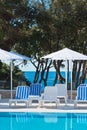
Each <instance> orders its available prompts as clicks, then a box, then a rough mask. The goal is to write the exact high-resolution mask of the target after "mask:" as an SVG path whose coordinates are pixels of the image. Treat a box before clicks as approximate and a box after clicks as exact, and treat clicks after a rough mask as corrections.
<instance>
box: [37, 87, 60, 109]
mask: <svg viewBox="0 0 87 130" xmlns="http://www.w3.org/2000/svg"><path fill="white" fill-rule="evenodd" d="M45 102H48V103H49V102H50V103H53V102H55V103H56V107H57V105H58V103H59V100H58V99H57V87H54V86H52V87H49V86H46V87H45V89H44V94H43V98H42V100H40V104H39V105H40V106H43V104H44V103H45Z"/></svg>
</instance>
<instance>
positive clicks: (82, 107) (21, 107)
mask: <svg viewBox="0 0 87 130" xmlns="http://www.w3.org/2000/svg"><path fill="white" fill-rule="evenodd" d="M0 112H58V113H61V112H64V113H66V112H76V113H77V112H78V113H79V112H82V113H87V104H79V105H78V107H77V108H74V104H73V102H70V103H68V104H67V105H65V103H60V104H59V105H58V107H57V108H56V106H55V104H53V103H46V104H44V106H43V107H41V108H39V107H38V103H33V104H32V106H31V107H29V108H26V106H25V104H23V103H20V104H17V106H16V107H14V106H12V107H10V108H9V103H8V100H0Z"/></svg>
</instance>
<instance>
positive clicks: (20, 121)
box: [0, 112, 87, 130]
mask: <svg viewBox="0 0 87 130" xmlns="http://www.w3.org/2000/svg"><path fill="white" fill-rule="evenodd" d="M0 124H1V125H0V130H46V129H50V130H58V129H59V130H76V129H78V130H86V129H87V114H86V113H84V114H82V113H78V114H77V113H26V112H25V113H24V112H22V113H21V112H18V113H16V112H15V113H3V114H1V113H0Z"/></svg>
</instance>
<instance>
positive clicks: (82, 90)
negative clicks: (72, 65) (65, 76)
mask: <svg viewBox="0 0 87 130" xmlns="http://www.w3.org/2000/svg"><path fill="white" fill-rule="evenodd" d="M77 99H78V100H87V87H86V84H80V85H79V86H78V88H77Z"/></svg>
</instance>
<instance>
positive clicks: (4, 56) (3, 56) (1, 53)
mask: <svg viewBox="0 0 87 130" xmlns="http://www.w3.org/2000/svg"><path fill="white" fill-rule="evenodd" d="M0 60H5V61H6V60H9V61H10V63H11V73H10V76H11V98H12V61H13V60H30V58H28V57H25V56H23V55H17V54H13V53H11V52H8V51H5V50H3V49H0Z"/></svg>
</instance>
